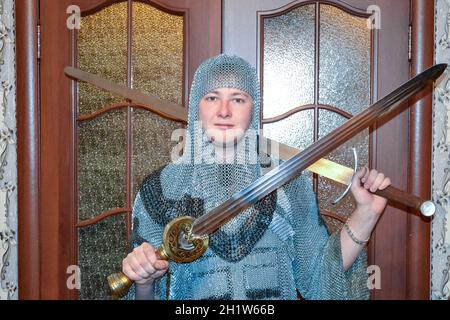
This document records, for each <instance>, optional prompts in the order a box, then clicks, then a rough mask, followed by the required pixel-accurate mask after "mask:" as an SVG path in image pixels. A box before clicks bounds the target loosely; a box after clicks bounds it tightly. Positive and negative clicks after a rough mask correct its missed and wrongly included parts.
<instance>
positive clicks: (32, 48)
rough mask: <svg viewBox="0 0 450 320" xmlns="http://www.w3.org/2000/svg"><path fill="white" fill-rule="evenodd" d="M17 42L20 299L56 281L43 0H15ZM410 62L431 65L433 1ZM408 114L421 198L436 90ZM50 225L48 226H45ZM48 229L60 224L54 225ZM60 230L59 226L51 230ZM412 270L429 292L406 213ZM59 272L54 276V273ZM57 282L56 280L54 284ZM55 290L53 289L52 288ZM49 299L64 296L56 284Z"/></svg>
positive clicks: (421, 244)
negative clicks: (49, 260) (43, 109)
mask: <svg viewBox="0 0 450 320" xmlns="http://www.w3.org/2000/svg"><path fill="white" fill-rule="evenodd" d="M15 6H16V46H17V50H16V52H17V57H16V59H17V137H18V142H17V144H18V148H17V153H18V154H17V158H18V159H17V164H18V190H19V192H18V273H19V275H18V276H19V299H40V298H42V297H43V295H42V292H43V290H45V291H47V292H49V288H46V286H49V285H51V286H55V284H53V283H45V281H42V280H43V279H42V276H41V275H42V273H45V272H46V270H44V269H45V264H44V261H43V260H44V259H45V251H46V249H48V248H44V247H42V241H41V240H42V237H43V236H45V235H43V234H41V227H42V226H43V225H44V224H45V225H47V223H48V221H45V220H44V218H43V217H42V215H40V208H42V206H44V205H45V204H44V203H41V201H40V195H41V192H42V190H43V189H44V187H45V186H42V185H40V180H41V179H40V168H41V164H42V161H43V159H41V157H40V142H41V138H40V132H41V127H40V126H41V123H40V99H39V90H40V87H39V85H40V84H39V61H38V57H37V52H38V49H37V48H38V41H37V34H38V27H37V26H38V24H39V14H38V12H39V0H20V1H16V4H15ZM411 17H412V19H411V25H412V52H411V53H412V63H411V76H414V75H416V74H417V73H419V72H421V71H423V70H425V69H426V68H427V67H429V66H431V65H432V64H433V48H434V37H433V34H434V1H429V0H411ZM415 100H416V101H417V103H415V105H414V106H412V107H411V108H412V109H411V113H410V114H411V117H410V128H409V129H410V132H411V141H410V143H411V146H410V155H409V156H410V160H411V166H410V169H409V177H408V181H409V183H408V184H409V187H408V191H409V192H412V193H414V194H416V195H418V196H421V197H423V198H429V197H430V192H431V175H430V174H427V172H428V171H427V170H428V169H429V168H431V161H432V158H431V144H430V142H431V137H432V115H431V112H429V110H431V106H432V92H431V90H430V91H429V92H425V93H421V95H420V96H419V97H418V98H416V99H415ZM47 227H48V225H47ZM50 228H54V229H55V228H58V226H57V225H53V226H52V225H50ZM53 231H54V232H57V231H58V230H56V229H55V230H53ZM407 232H408V235H409V237H408V240H407V246H408V249H407V250H408V256H407V258H408V262H407V264H406V265H407V266H408V270H407V274H408V276H407V288H406V290H407V298H408V299H429V297H430V222H429V221H426V220H424V219H422V218H420V217H418V216H415V215H412V214H410V215H408V221H407ZM55 276H56V275H55ZM56 285H57V284H56ZM52 290H53V291H52ZM50 291H51V292H55V294H52V296H51V297H49V296H48V295H44V297H45V298H52V299H61V298H62V299H66V298H70V296H68V295H66V294H61V293H59V291H58V288H50Z"/></svg>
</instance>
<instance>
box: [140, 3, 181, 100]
mask: <svg viewBox="0 0 450 320" xmlns="http://www.w3.org/2000/svg"><path fill="white" fill-rule="evenodd" d="M183 45H184V44H183V17H182V16H176V15H172V14H169V13H165V12H163V11H161V10H158V9H156V8H154V7H152V6H150V5H147V4H144V3H139V2H136V1H134V2H133V84H134V87H135V88H137V89H140V90H143V91H145V92H148V93H150V94H151V95H154V96H157V97H158V98H160V99H164V100H168V101H171V102H174V103H178V104H182V103H183V101H182V92H183Z"/></svg>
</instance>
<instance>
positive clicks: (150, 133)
mask: <svg viewBox="0 0 450 320" xmlns="http://www.w3.org/2000/svg"><path fill="white" fill-rule="evenodd" d="M133 123H134V126H133V137H134V138H133V139H134V141H133V199H134V197H135V195H136V192H137V191H138V188H139V187H140V185H141V183H142V181H143V180H144V178H145V177H146V176H147V175H149V174H150V173H152V172H153V171H155V170H156V169H158V168H160V167H161V166H163V165H165V164H168V163H169V161H170V154H171V152H172V149H173V147H174V146H175V145H176V144H177V142H172V141H170V138H171V135H172V132H173V130H175V129H179V128H181V127H182V125H181V124H180V123H177V122H174V121H170V120H166V119H163V118H161V117H160V116H158V115H155V114H153V113H151V112H148V111H145V110H139V109H136V110H135V111H134V116H133Z"/></svg>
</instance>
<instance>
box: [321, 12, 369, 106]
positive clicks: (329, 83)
mask: <svg viewBox="0 0 450 320" xmlns="http://www.w3.org/2000/svg"><path fill="white" fill-rule="evenodd" d="M366 21H367V20H366V19H364V18H358V17H354V16H351V15H350V14H348V13H346V12H344V11H342V10H340V9H338V8H336V7H333V6H330V5H320V72H319V83H320V87H319V103H320V104H326V105H331V106H334V107H338V108H339V109H342V110H344V111H346V112H348V113H350V114H352V115H355V114H357V113H359V112H361V111H362V110H363V109H364V108H366V107H367V106H369V104H370V52H371V30H370V29H368V28H367V25H366Z"/></svg>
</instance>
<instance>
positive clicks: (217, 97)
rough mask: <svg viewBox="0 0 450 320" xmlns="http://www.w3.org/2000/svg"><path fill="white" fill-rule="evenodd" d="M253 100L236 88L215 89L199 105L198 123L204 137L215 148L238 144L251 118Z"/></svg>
mask: <svg viewBox="0 0 450 320" xmlns="http://www.w3.org/2000/svg"><path fill="white" fill-rule="evenodd" d="M252 107H253V99H252V97H251V96H250V95H249V94H248V93H246V92H245V91H242V90H239V89H236V88H216V89H214V90H213V91H211V92H209V93H207V94H206V95H205V96H204V97H203V98H202V99H201V100H200V103H199V113H200V115H199V116H200V121H201V122H202V127H203V129H204V130H205V134H206V136H207V137H208V138H209V139H211V141H213V143H214V144H215V145H217V146H230V145H233V144H234V143H236V142H239V141H240V140H241V139H242V137H243V136H244V134H245V131H247V129H248V127H249V125H250V120H251V118H252Z"/></svg>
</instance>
